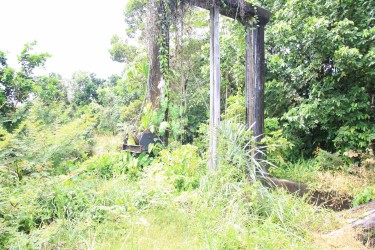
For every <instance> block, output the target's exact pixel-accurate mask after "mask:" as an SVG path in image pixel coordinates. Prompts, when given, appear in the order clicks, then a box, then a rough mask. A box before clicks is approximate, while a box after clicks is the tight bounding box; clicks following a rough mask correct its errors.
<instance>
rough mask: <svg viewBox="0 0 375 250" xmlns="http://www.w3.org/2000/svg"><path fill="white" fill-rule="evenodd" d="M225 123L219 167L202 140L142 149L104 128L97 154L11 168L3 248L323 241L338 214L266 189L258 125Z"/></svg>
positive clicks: (312, 170)
mask: <svg viewBox="0 0 375 250" xmlns="http://www.w3.org/2000/svg"><path fill="white" fill-rule="evenodd" d="M73 125H74V124H69V123H67V124H66V125H64V126H73ZM224 125H225V126H226V127H223V128H222V131H221V135H222V136H223V137H222V138H224V139H225V142H226V143H222V144H221V152H222V154H221V158H220V161H219V163H220V167H219V169H218V170H217V171H214V172H210V171H207V168H206V160H205V159H203V158H202V157H201V156H200V155H199V152H198V148H197V147H195V146H193V145H177V144H175V146H174V148H173V149H163V150H161V151H160V152H159V153H158V154H157V156H156V157H153V158H152V157H149V156H147V155H141V156H139V157H134V156H132V155H131V154H129V153H126V152H122V151H120V150H119V148H118V146H117V145H115V144H117V139H116V138H115V137H113V136H105V135H100V136H95V137H94V138H95V139H96V144H94V143H93V144H92V145H94V146H93V152H95V153H94V155H92V156H89V155H87V156H86V158H81V159H80V160H75V161H72V159H71V158H70V157H65V158H64V157H61V158H60V159H62V160H61V162H60V163H59V166H69V167H67V168H66V169H65V171H59V172H57V171H46V169H37V168H35V169H33V171H31V172H30V173H28V174H25V175H23V178H22V179H19V178H17V179H15V180H12V181H9V178H10V177H11V176H12V175H13V172H11V171H8V172H7V171H6V168H4V169H3V171H2V172H1V175H0V180H1V183H2V186H1V187H0V235H1V236H0V248H5V249H286V248H287V249H316V248H315V246H316V244H317V243H316V239H317V238H316V235H321V234H324V233H325V232H329V231H331V230H332V229H333V227H334V226H335V225H336V223H335V220H336V219H335V218H333V217H332V216H331V215H332V213H331V212H328V211H325V210H322V209H317V208H316V207H313V206H312V205H309V204H308V203H307V202H306V201H305V199H304V198H298V197H295V196H292V195H290V194H288V193H286V192H284V191H282V190H274V191H272V190H268V189H266V188H264V187H263V186H262V185H261V184H260V182H258V179H257V178H258V177H259V176H260V177H262V176H261V171H262V167H263V166H264V164H265V163H266V162H263V163H262V164H258V163H257V164H258V165H256V164H255V165H254V161H255V160H254V159H252V158H251V157H252V156H253V154H252V153H251V152H250V153H249V151H247V150H251V148H249V147H248V145H247V142H248V139H247V138H248V137H247V136H250V134H249V131H248V130H247V129H245V127H240V128H238V127H237V125H236V124H233V123H228V124H224ZM59 131H60V130H59ZM61 131H64V130H63V129H62V130H61ZM46 133H47V132H46ZM59 133H60V132H59ZM61 133H63V132H61ZM46 136H51V135H48V134H47V135H46ZM58 136H61V135H58ZM59 142H60V141H59V140H54V141H52V142H51V143H55V144H57V143H59ZM65 145H68V144H65ZM90 150H91V149H90ZM68 163H69V164H68ZM67 164H68V165H67ZM273 171H275V173H277V174H278V175H279V176H281V177H284V178H290V179H295V178H296V177H298V178H299V179H297V180H299V181H308V180H309V179H310V178H312V177H314V178H315V177H316V176H319V175H320V172H319V171H318V168H316V165H313V164H312V165H311V167H310V165H309V162H302V161H301V162H299V163H297V164H294V165H288V167H287V168H275V169H274V170H273ZM249 173H250V174H251V176H252V177H253V178H250V180H251V181H249V178H248V176H249ZM295 180H296V179H295ZM327 220H329V222H328V223H327ZM319 244H323V243H321V242H319Z"/></svg>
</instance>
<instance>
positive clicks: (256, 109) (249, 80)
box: [246, 24, 265, 142]
mask: <svg viewBox="0 0 375 250" xmlns="http://www.w3.org/2000/svg"><path fill="white" fill-rule="evenodd" d="M264 71H265V67H264V25H262V24H259V25H258V26H256V27H253V28H251V27H250V26H248V27H247V36H246V122H247V124H248V125H249V126H251V125H252V126H253V127H252V130H253V135H254V136H255V137H256V141H257V142H259V141H260V140H261V139H262V137H263V133H264Z"/></svg>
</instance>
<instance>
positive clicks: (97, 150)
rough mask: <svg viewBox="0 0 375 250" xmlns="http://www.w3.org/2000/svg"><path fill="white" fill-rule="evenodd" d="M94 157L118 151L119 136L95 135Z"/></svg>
mask: <svg viewBox="0 0 375 250" xmlns="http://www.w3.org/2000/svg"><path fill="white" fill-rule="evenodd" d="M94 139H95V146H94V149H93V153H94V155H103V154H107V153H110V152H115V151H118V150H120V148H121V146H122V138H121V136H120V135H95V136H94Z"/></svg>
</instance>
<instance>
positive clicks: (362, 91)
mask: <svg viewBox="0 0 375 250" xmlns="http://www.w3.org/2000/svg"><path fill="white" fill-rule="evenodd" d="M263 2H264V4H265V5H266V7H267V8H269V9H270V10H271V12H272V13H273V17H272V18H271V23H270V24H269V26H268V29H267V33H266V39H265V40H266V50H267V54H268V55H267V56H266V58H267V66H268V72H269V73H268V75H267V79H268V82H267V84H266V107H267V113H268V115H269V116H271V117H281V121H282V124H283V126H284V128H285V130H286V132H287V135H288V137H289V139H290V140H292V141H294V142H295V143H296V144H297V145H298V146H299V149H301V150H304V151H305V152H306V153H309V154H310V153H311V152H312V151H313V150H314V149H315V148H316V147H321V148H323V149H326V150H330V151H335V150H337V149H341V150H345V149H347V148H353V149H361V148H366V147H369V146H371V144H373V143H374V141H375V109H374V96H375V88H374V82H375V78H374V75H375V68H374V59H375V47H374V41H375V28H374V24H375V19H374V17H373V10H374V9H375V3H374V1H362V0H361V1H350V0H341V1H334V0H330V1H325V0H324V1H323V0H312V1H303V0H294V1H284V0H278V1H263Z"/></svg>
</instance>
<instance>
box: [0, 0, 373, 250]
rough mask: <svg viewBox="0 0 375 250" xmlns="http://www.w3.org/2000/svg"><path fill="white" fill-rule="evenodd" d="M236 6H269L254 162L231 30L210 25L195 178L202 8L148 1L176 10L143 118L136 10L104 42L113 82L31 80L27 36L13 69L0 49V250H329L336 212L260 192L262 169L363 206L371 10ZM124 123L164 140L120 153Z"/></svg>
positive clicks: (237, 33) (368, 172)
mask: <svg viewBox="0 0 375 250" xmlns="http://www.w3.org/2000/svg"><path fill="white" fill-rule="evenodd" d="M251 2H254V3H255V4H258V5H260V6H262V7H265V8H267V9H269V10H270V11H271V13H272V18H271V21H270V23H269V24H268V25H267V26H266V38H265V40H266V66H267V75H266V92H265V98H266V103H265V107H266V110H265V112H266V120H265V135H264V138H263V140H262V143H263V145H264V146H262V150H263V151H262V152H264V153H265V157H264V159H262V160H259V159H258V160H257V159H256V158H254V154H256V153H257V152H258V151H257V150H258V149H256V148H255V147H254V142H253V138H252V136H251V130H250V129H249V128H247V127H246V126H245V125H244V120H245V108H244V106H245V105H244V102H245V100H244V99H245V98H244V94H243V92H244V77H245V75H244V56H243V55H244V53H245V44H244V43H245V40H244V37H245V30H244V29H243V26H242V25H241V24H239V23H237V22H235V21H233V20H229V19H226V18H222V19H221V22H222V25H221V37H220V39H221V41H220V42H221V64H222V66H221V67H222V85H221V96H222V103H221V108H222V117H221V118H222V122H221V126H220V128H219V129H218V130H217V131H215V133H217V134H218V136H219V152H220V154H219V169H218V170H217V171H209V170H208V169H207V158H208V152H207V151H208V150H207V145H208V142H207V140H208V133H209V132H208V131H207V130H208V128H207V127H208V126H207V125H208V117H209V108H208V106H209V79H210V78H209V34H208V31H207V29H206V27H207V26H208V19H207V15H208V13H207V12H205V11H202V10H198V9H195V8H187V7H184V8H181V6H180V3H182V1H171V0H169V1H165V2H163V3H164V4H166V5H165V6H164V7H165V8H167V10H168V11H171V10H174V11H176V13H173V12H171V13H169V15H171V16H168V18H169V19H168V22H170V25H171V26H170V36H171V37H170V41H171V42H170V44H169V49H170V51H169V53H167V52H165V51H162V52H163V53H161V54H162V55H163V56H162V57H161V58H159V59H160V60H164V61H163V63H162V64H161V65H162V66H161V67H164V68H163V69H162V70H163V73H165V74H167V77H166V81H167V85H168V88H167V90H166V92H167V93H164V94H165V95H164V97H165V98H162V100H161V102H160V107H159V108H158V109H152V107H151V105H150V104H148V103H147V94H146V91H147V79H148V75H149V65H148V58H147V53H146V47H147V46H146V45H147V39H146V37H147V36H146V35H145V34H146V33H147V22H146V18H145V17H146V16H147V15H148V11H149V9H148V5H147V1H143V0H131V1H129V2H128V4H127V6H126V7H125V11H124V15H125V20H126V22H127V24H128V29H127V34H124V35H126V37H121V36H118V35H115V36H114V37H113V39H112V40H111V44H112V48H111V49H110V51H109V52H110V56H111V57H112V59H113V60H116V61H119V62H123V63H124V64H125V66H124V70H123V72H122V73H121V74H120V75H113V76H111V77H109V78H108V79H99V78H98V77H96V75H95V74H94V73H87V72H76V73H75V74H74V75H73V77H72V79H63V77H62V76H60V75H58V74H55V73H51V74H50V75H44V76H41V75H37V74H35V73H34V72H36V71H35V70H36V69H37V68H39V67H42V66H43V65H44V63H45V62H46V60H47V59H48V57H49V55H48V54H47V53H35V52H34V48H35V46H37V44H36V43H35V42H33V43H29V44H26V45H25V48H24V49H23V50H22V51H21V53H20V56H19V64H20V69H19V70H16V69H14V68H12V67H10V66H9V65H8V64H7V54H6V53H5V52H1V51H0V89H1V92H0V249H154V248H156V249H207V248H209V249H317V248H321V249H330V248H335V246H337V245H335V244H338V243H337V242H335V243H329V242H328V241H327V240H326V239H325V238H322V237H323V236H322V235H325V234H326V233H328V232H331V231H333V230H335V229H337V228H338V227H339V226H341V225H342V223H343V221H342V220H341V219H340V218H339V217H337V216H335V215H336V212H334V211H331V210H328V209H325V208H323V207H318V206H314V205H313V204H310V203H309V202H308V199H309V197H308V196H309V195H306V196H304V197H297V196H296V195H292V194H289V193H287V192H285V191H284V190H281V189H274V190H272V189H268V188H266V187H264V186H263V185H262V183H264V179H265V176H263V171H262V169H264V168H267V169H268V172H269V173H270V174H271V175H272V176H274V177H279V178H285V179H289V180H294V181H298V182H303V183H306V184H308V185H309V186H310V187H312V188H313V190H317V191H327V192H330V191H335V193H336V194H337V196H338V197H349V198H350V199H352V200H353V204H352V205H353V206H357V205H361V204H365V203H368V202H369V201H371V200H374V199H375V186H374V183H375V171H374V170H375V158H374V147H375V115H374V114H375V103H374V98H375V88H374V86H375V85H374V82H375V68H374V61H375V47H374V40H375V28H374V24H375V19H374V9H375V2H374V1H362V0H358V1H352V0H341V1H336V0H325V1H322V0H312V1H304V0H287V1H285V0H276V1H268V0H264V1H251ZM173 3H178V4H177V5H178V6H177V7H176V6H174V5H171V4H173ZM168 4H169V5H171V6H169V5H168ZM168 6H169V7H168ZM132 39H133V40H132ZM129 41H132V42H129ZM162 42H165V41H162ZM135 44H136V45H137V46H135ZM164 45H165V44H164ZM161 49H165V46H164V47H163V46H161ZM165 55H169V70H168V72H166V71H165V70H166V69H165V67H166V61H165V60H166V58H165ZM166 111H168V112H166ZM166 113H168V115H166ZM132 128H137V129H138V130H144V129H151V130H152V131H153V132H155V133H156V134H157V135H158V136H159V137H160V138H163V136H165V135H169V145H168V146H167V147H166V146H160V145H155V146H154V147H152V148H151V149H150V154H148V153H142V154H140V155H138V156H135V155H132V154H131V153H129V152H125V151H123V150H121V149H120V147H121V145H122V137H123V134H124V133H125V132H129V130H131V129H132ZM151 151H152V152H151ZM262 181H263V182H262ZM333 198H337V197H333ZM345 244H346V245H345V246H347V247H351V246H352V247H353V248H354V249H357V248H358V246H362V244H361V243H358V242H357V241H356V239H352V238H350V237H349V238H348V239H347V240H346V241H345ZM358 244H359V245H358Z"/></svg>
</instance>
